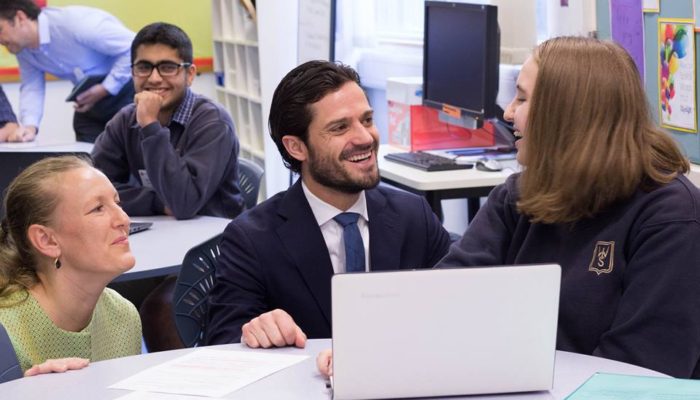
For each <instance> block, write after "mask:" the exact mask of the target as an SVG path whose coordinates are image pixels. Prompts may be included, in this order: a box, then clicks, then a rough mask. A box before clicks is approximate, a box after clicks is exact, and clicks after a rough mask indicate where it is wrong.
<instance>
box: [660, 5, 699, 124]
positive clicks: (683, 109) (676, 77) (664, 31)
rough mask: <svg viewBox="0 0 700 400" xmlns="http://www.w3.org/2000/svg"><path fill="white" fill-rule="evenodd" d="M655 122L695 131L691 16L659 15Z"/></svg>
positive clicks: (695, 115)
mask: <svg viewBox="0 0 700 400" xmlns="http://www.w3.org/2000/svg"><path fill="white" fill-rule="evenodd" d="M658 43H659V51H658V53H657V54H658V55H659V64H658V65H659V89H660V91H659V121H660V122H661V125H662V126H664V127H667V128H671V129H676V130H679V131H684V132H693V133H695V132H697V108H696V102H695V32H694V21H693V20H692V19H677V18H666V19H662V18H659V39H658Z"/></svg>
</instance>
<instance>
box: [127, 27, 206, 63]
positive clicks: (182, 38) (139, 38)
mask: <svg viewBox="0 0 700 400" xmlns="http://www.w3.org/2000/svg"><path fill="white" fill-rule="evenodd" d="M142 44H146V45H149V44H164V45H166V46H168V47H172V48H173V49H175V50H176V51H177V54H178V55H179V56H180V58H182V61H184V62H186V63H192V41H191V40H190V38H189V36H187V34H186V33H185V31H183V30H182V29H180V28H179V27H177V26H175V25H173V24H169V23H167V22H155V23H152V24H150V25H146V26H144V27H143V28H141V30H140V31H139V32H138V33H137V34H136V37H134V41H133V42H132V43H131V62H132V63H133V62H134V61H136V50H137V49H138V48H139V46H141V45H142Z"/></svg>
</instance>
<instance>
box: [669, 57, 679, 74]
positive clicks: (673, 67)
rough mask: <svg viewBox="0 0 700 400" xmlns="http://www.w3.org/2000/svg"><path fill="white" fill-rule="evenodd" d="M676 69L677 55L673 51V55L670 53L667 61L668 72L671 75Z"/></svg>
mask: <svg viewBox="0 0 700 400" xmlns="http://www.w3.org/2000/svg"><path fill="white" fill-rule="evenodd" d="M676 71H678V57H677V56H676V53H673V55H671V60H670V61H669V62H668V72H670V73H671V75H675V73H676Z"/></svg>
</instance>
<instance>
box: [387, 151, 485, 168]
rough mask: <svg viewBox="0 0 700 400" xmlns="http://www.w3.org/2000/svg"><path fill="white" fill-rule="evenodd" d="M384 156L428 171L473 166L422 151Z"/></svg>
mask: <svg viewBox="0 0 700 400" xmlns="http://www.w3.org/2000/svg"><path fill="white" fill-rule="evenodd" d="M384 158H385V159H387V160H390V161H394V162H397V163H400V164H404V165H407V166H409V167H413V168H418V169H422V170H423V171H428V172H432V171H450V170H456V169H469V168H472V167H474V165H473V164H457V163H456V162H455V161H454V160H451V159H449V158H446V157H440V156H438V155H435V154H431V153H425V152H422V151H415V152H410V153H389V154H387V155H385V156H384Z"/></svg>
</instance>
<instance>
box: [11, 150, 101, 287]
mask: <svg viewBox="0 0 700 400" xmlns="http://www.w3.org/2000/svg"><path fill="white" fill-rule="evenodd" d="M91 167H92V164H91V162H90V161H89V159H84V158H81V157H77V156H62V157H50V158H45V159H43V160H41V161H37V162H36V163H34V164H32V165H30V166H29V167H27V168H26V169H25V170H24V171H22V172H21V173H20V174H19V175H18V176H17V177H16V178H15V179H14V180H13V181H12V183H10V186H8V188H7V191H6V194H5V198H4V203H3V204H4V206H5V215H6V216H5V218H4V219H3V220H2V223H1V224H0V297H4V296H9V295H10V294H12V293H14V292H17V291H18V290H22V289H29V288H31V287H32V286H34V285H35V284H36V283H37V282H38V279H39V278H38V277H37V274H36V269H35V268H36V265H37V260H38V259H37V252H36V251H35V249H34V246H32V244H31V243H30V241H29V238H28V236H27V232H28V229H29V227H30V226H31V225H33V224H41V225H50V224H51V220H52V217H53V214H54V210H56V208H57V207H58V203H59V200H60V199H59V196H58V193H56V185H55V184H54V183H55V182H56V180H57V179H58V177H59V176H60V175H61V174H63V173H65V172H68V171H71V170H74V169H79V168H91Z"/></svg>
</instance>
